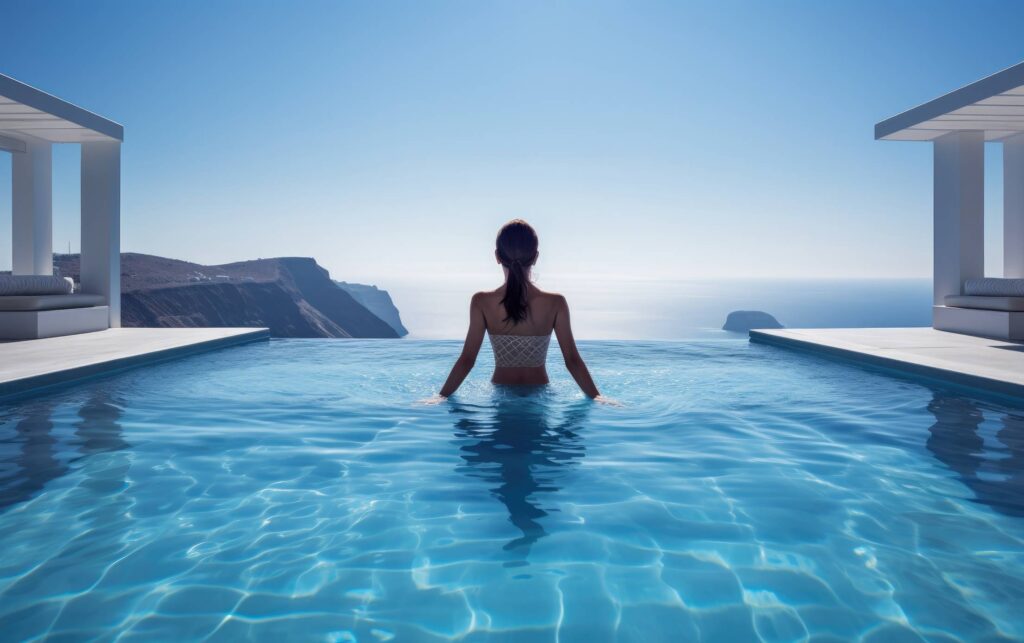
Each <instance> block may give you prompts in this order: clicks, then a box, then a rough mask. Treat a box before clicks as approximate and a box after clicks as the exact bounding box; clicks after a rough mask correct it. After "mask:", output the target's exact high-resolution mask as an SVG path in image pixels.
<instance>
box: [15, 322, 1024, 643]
mask: <svg viewBox="0 0 1024 643" xmlns="http://www.w3.org/2000/svg"><path fill="white" fill-rule="evenodd" d="M458 349H459V345H458V344H457V343H455V342H440V341H387V340H381V341H322V340H281V341H272V342H269V343H265V344H257V345H251V346H245V347H240V348H233V349H228V350H223V351H219V352H216V353H212V354H208V355H201V356H196V357H191V358H186V359H182V360H179V361H176V362H171V363H167V364H163V365H158V366H154V367H149V368H144V369H139V370H135V371H131V372H128V373H125V374H122V375H119V376H115V377H111V378H107V379H102V380H96V381H92V382H88V383H84V384H82V385H78V386H75V387H72V388H68V389H65V390H62V391H58V392H55V393H52V394H48V395H44V396H41V397H36V398H31V399H27V400H22V401H18V402H14V403H9V404H7V405H6V406H4V407H2V410H0V552H3V554H2V556H0V638H2V639H4V640H22V639H29V640H31V639H41V638H44V637H51V638H54V639H58V638H71V639H89V638H100V639H101V640H110V639H112V638H114V637H115V636H116V637H118V640H147V641H149V640H186V639H211V640H238V639H240V638H246V637H248V638H259V639H271V638H276V639H279V640H332V641H352V640H358V641H382V640H390V639H394V640H398V641H406V640H423V641H440V640H450V639H458V640H465V641H483V640H488V641H508V640H538V641H555V640H558V641H587V642H590V641H610V640H622V641H658V640H664V641H680V640H698V638H700V639H702V640H720V641H746V640H751V641H755V640H765V641H783V640H786V641H788V640H800V639H805V638H814V640H818V641H826V640H850V639H858V638H863V639H864V640H869V641H890V640H930V641H950V640H955V639H968V640H1014V639H1022V638H1024V619H1022V618H1021V610H1020V605H1021V603H1020V597H1021V596H1024V412H1022V411H1021V410H1020V409H1018V408H1014V407H1011V406H1005V405H1002V404H999V403H995V402H988V401H979V400H975V399H972V398H970V397H965V396H963V395H961V394H958V393H957V392H955V391H947V390H941V389H934V388H929V387H926V386H923V385H920V384H917V383H914V382H911V381H905V380H900V379H894V378H890V377H887V376H884V375H880V374H875V373H872V372H868V371H864V370H861V369H859V368H857V367H853V366H847V365H843V364H839V363H833V362H829V361H826V360H822V359H817V358H814V357H811V356H806V355H801V354H797V353H793V352H789V351H786V350H783V349H779V348H775V347H769V346H758V345H750V344H748V343H747V342H745V341H692V342H585V343H583V345H582V350H583V353H584V355H585V357H586V358H587V359H588V360H589V361H590V363H591V365H592V368H593V371H594V373H595V377H596V379H597V380H598V382H599V384H601V386H602V387H603V389H604V392H605V393H607V394H608V395H611V396H613V397H616V398H619V399H620V400H622V401H624V403H625V406H624V407H623V408H610V407H605V406H599V405H594V404H592V403H590V402H589V401H587V400H585V399H583V398H582V397H581V396H580V394H579V393H578V391H577V390H576V389H575V386H574V385H573V383H572V382H571V380H570V379H569V378H568V376H566V375H565V374H564V371H563V370H562V369H560V368H558V365H557V363H554V362H553V364H552V367H551V368H552V374H553V375H554V381H553V383H552V384H551V385H550V386H549V387H546V388H545V389H541V390H497V389H495V388H494V387H492V386H491V385H490V384H489V383H488V382H487V371H488V369H489V366H490V364H489V357H487V356H483V357H482V358H481V360H480V364H478V368H477V371H476V372H474V374H473V375H472V376H471V378H470V380H469V381H468V382H467V383H466V385H465V386H464V388H463V390H461V391H460V392H459V393H458V395H457V396H456V397H455V398H454V399H453V400H452V401H450V402H448V403H445V404H442V405H439V406H422V405H418V404H416V403H415V401H416V400H418V399H421V398H425V397H427V396H429V395H430V394H432V393H433V392H434V391H435V390H436V388H437V386H438V384H439V383H440V381H441V380H442V379H443V376H444V375H445V373H446V369H447V368H448V366H449V365H450V361H451V360H452V359H453V358H454V357H455V356H456V354H457V352H458ZM551 356H552V360H555V359H556V358H557V351H552V355H551Z"/></svg>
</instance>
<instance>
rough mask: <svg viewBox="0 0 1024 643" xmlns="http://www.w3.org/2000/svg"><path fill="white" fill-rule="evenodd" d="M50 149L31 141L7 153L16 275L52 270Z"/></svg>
mask: <svg viewBox="0 0 1024 643" xmlns="http://www.w3.org/2000/svg"><path fill="white" fill-rule="evenodd" d="M52 169H53V153H52V149H51V145H50V143H47V142H45V141H32V142H29V143H26V144H25V151H24V152H15V153H13V154H11V228H12V232H13V234H12V237H13V240H14V246H13V248H12V252H11V259H12V272H13V273H14V274H16V275H52V274H53V191H52V190H53V178H52Z"/></svg>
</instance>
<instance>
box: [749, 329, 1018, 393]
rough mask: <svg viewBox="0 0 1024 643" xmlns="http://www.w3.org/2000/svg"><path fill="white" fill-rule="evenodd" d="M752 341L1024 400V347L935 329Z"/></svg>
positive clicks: (800, 332)
mask: <svg viewBox="0 0 1024 643" xmlns="http://www.w3.org/2000/svg"><path fill="white" fill-rule="evenodd" d="M750 339H751V341H753V342H758V343H762V344H773V345H776V346H783V347H787V348H795V349H799V350H805V351H809V352H812V353H818V354H822V355H825V356H829V357H838V358H841V359H848V360H852V361H855V362H860V363H863V364H867V365H870V366H875V367H881V368H884V369H888V370H892V371H897V372H902V373H906V374H909V375H912V376H916V377H923V378H926V379H932V380H938V381H941V382H948V383H952V384H956V385H958V386H965V387H968V388H971V389H975V390H977V391H980V392H985V393H995V394H999V395H1007V396H1011V397H1014V398H1022V399H1024V343H1018V342H1010V341H1005V340H998V339H986V338H984V337H973V336H971V335H961V334H959V333H947V332H943V331H940V330H935V329H933V328H830V329H785V330H752V331H750Z"/></svg>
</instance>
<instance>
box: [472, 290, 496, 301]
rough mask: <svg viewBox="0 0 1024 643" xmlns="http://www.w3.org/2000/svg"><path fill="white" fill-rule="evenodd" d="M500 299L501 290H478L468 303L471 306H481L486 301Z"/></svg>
mask: <svg viewBox="0 0 1024 643" xmlns="http://www.w3.org/2000/svg"><path fill="white" fill-rule="evenodd" d="M499 299H501V288H497V289H495V290H480V291H478V292H475V293H473V297H472V298H471V299H470V302H471V303H473V304H482V303H485V302H488V301H497V300H499Z"/></svg>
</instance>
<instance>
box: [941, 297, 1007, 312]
mask: <svg viewBox="0 0 1024 643" xmlns="http://www.w3.org/2000/svg"><path fill="white" fill-rule="evenodd" d="M946 305H947V306H952V307H954V308H980V309H982V310H1005V311H1009V312H1024V297H974V296H971V295H951V296H948V297H946Z"/></svg>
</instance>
